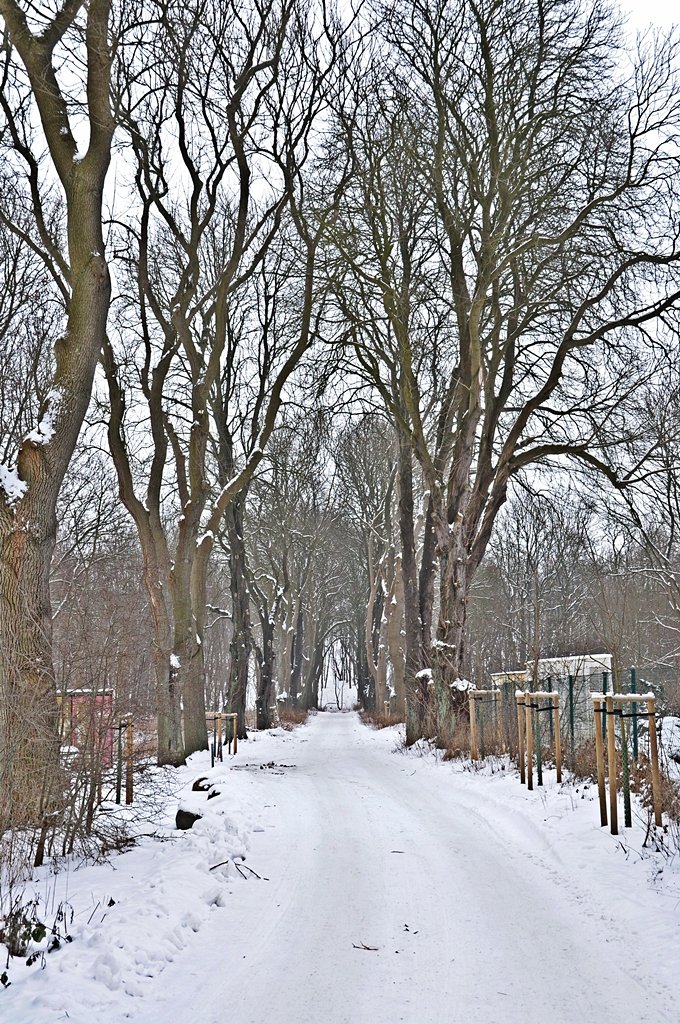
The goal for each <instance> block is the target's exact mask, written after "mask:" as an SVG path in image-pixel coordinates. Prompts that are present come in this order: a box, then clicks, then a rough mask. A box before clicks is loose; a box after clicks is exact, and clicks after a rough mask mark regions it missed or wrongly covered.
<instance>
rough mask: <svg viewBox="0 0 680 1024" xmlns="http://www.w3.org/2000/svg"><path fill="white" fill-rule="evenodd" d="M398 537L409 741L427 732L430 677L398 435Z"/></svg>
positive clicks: (406, 456)
mask: <svg viewBox="0 0 680 1024" xmlns="http://www.w3.org/2000/svg"><path fill="white" fill-rule="evenodd" d="M398 480H399V536H400V539H401V567H402V577H403V581H404V633H405V636H404V650H405V688H406V743H407V745H409V746H410V745H411V744H412V743H415V741H416V740H418V739H420V737H421V736H423V734H424V728H425V716H426V714H427V704H428V680H427V678H426V676H424V675H423V672H422V669H423V662H424V658H423V650H422V643H421V624H420V616H419V615H418V608H419V600H418V597H419V595H418V567H417V563H416V543H415V531H414V506H413V464H412V455H411V449H410V447H409V445H408V442H407V441H405V440H404V439H403V438H402V437H401V436H400V437H399V474H398Z"/></svg>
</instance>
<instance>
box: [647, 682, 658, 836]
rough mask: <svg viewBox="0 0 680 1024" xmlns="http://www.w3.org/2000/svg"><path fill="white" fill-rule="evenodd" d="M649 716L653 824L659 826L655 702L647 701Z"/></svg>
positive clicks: (652, 700)
mask: <svg viewBox="0 0 680 1024" xmlns="http://www.w3.org/2000/svg"><path fill="white" fill-rule="evenodd" d="M647 714H648V716H649V718H648V723H649V760H650V761H651V763H652V803H653V805H654V824H655V825H657V826H660V825H661V779H660V777H659V744H658V742H657V738H656V700H654V699H653V698H651V699H648V700H647Z"/></svg>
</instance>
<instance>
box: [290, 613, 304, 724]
mask: <svg viewBox="0 0 680 1024" xmlns="http://www.w3.org/2000/svg"><path fill="white" fill-rule="evenodd" d="M304 639H305V616H304V610H303V607H302V597H301V596H300V595H298V597H297V615H296V616H295V630H294V633H293V643H292V648H291V659H292V661H291V668H290V702H291V704H292V706H293V707H294V708H296V707H297V706H298V699H299V696H300V684H301V681H302V659H303V656H304Z"/></svg>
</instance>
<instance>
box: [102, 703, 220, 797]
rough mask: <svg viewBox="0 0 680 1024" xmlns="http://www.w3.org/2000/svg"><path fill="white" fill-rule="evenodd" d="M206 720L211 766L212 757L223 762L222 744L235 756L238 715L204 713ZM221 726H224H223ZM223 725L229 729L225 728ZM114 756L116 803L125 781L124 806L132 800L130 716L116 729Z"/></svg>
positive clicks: (123, 719) (119, 723) (212, 763)
mask: <svg viewBox="0 0 680 1024" xmlns="http://www.w3.org/2000/svg"><path fill="white" fill-rule="evenodd" d="M206 721H207V722H208V723H209V724H211V725H212V742H211V744H210V763H211V765H212V767H213V768H214V767H215V758H218V759H219V760H220V761H222V760H223V753H222V751H223V748H224V744H225V743H226V744H227V750H228V753H231V752H232V746H233V752H234V753H236V752H237V750H238V715H237V714H236V713H229V714H226V713H224V712H222V711H209V712H207V714H206ZM223 723H224V727H223ZM227 723H229V726H228V727H227ZM116 731H117V733H118V739H117V757H116V803H117V804H119V803H121V801H122V796H123V778H124V779H125V803H126V804H131V803H132V801H133V798H134V782H133V778H134V777H133V767H134V726H133V720H132V716H131V715H128V716H127V717H126V718H121V719H120V721H119V722H118V725H117V727H116Z"/></svg>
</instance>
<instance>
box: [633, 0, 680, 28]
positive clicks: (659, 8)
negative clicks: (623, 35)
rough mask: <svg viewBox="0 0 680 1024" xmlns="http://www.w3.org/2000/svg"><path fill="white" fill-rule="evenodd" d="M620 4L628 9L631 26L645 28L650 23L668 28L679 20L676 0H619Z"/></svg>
mask: <svg viewBox="0 0 680 1024" xmlns="http://www.w3.org/2000/svg"><path fill="white" fill-rule="evenodd" d="M620 5H621V8H622V10H624V11H630V15H631V19H630V20H631V27H635V28H646V27H647V26H648V25H649V24H650V23H651V24H654V25H660V26H661V27H663V28H670V26H671V25H672V24H674V23H675V24H678V23H679V22H680V16H679V15H678V3H677V0H620Z"/></svg>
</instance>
